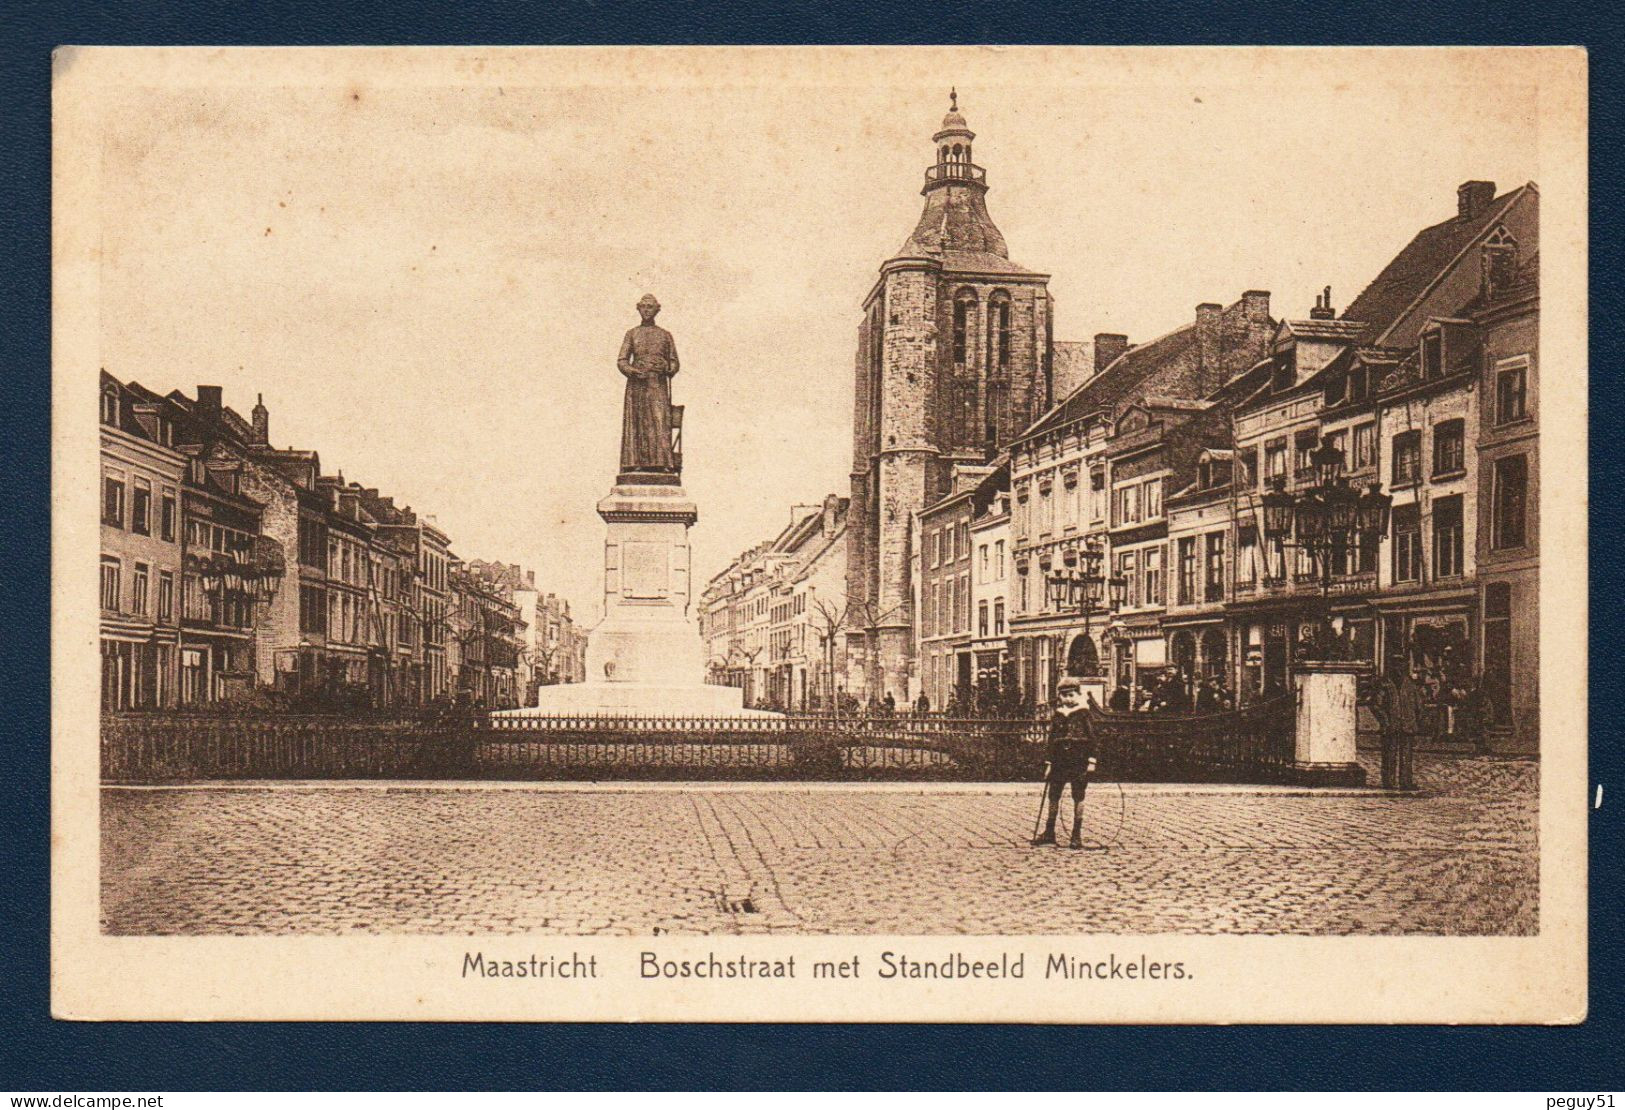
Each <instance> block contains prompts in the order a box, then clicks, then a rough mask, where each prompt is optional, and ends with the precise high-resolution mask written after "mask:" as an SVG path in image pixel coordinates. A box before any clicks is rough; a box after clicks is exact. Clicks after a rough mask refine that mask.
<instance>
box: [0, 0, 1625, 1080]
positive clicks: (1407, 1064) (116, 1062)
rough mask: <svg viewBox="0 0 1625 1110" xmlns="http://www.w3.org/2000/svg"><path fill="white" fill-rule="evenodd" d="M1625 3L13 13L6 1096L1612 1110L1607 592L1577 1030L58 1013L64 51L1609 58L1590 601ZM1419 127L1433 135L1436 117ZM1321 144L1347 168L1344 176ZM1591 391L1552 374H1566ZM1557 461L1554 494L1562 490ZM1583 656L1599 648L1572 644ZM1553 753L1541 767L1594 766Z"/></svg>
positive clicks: (4, 629) (1609, 440) (1614, 769)
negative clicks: (1455, 1098) (54, 885)
mask: <svg viewBox="0 0 1625 1110" xmlns="http://www.w3.org/2000/svg"><path fill="white" fill-rule="evenodd" d="M1610 10H1612V6H1611V5H1605V4H1597V5H1594V6H1593V7H1592V9H1591V10H1589V11H1585V10H1582V6H1581V5H1579V4H1568V3H1553V2H1543V3H1539V4H1503V5H1489V4H1481V3H1465V2H1459V0H1428V2H1426V3H1397V2H1395V3H1386V4H1374V3H1351V2H1342V3H1318V4H1310V5H1296V6H1293V7H1288V6H1286V5H1279V6H1270V5H1266V4H1262V3H1245V4H1243V3H1234V2H1215V3H1205V4H1191V5H1188V6H1185V5H1179V6H1172V5H1155V4H1140V5H1135V4H1127V3H1122V2H1118V3H1115V4H1109V5H1106V4H1102V5H1089V6H1082V5H1079V6H1075V7H1068V6H1066V5H1063V4H1035V3H1026V4H1022V3H1008V2H993V0H978V2H976V3H965V2H962V0H950V2H943V0H913V2H907V3H896V2H888V0H870V2H866V3H862V4H854V3H841V4H829V3H823V4H814V3H810V2H809V3H803V4H798V5H796V6H795V8H794V10H793V11H792V12H781V11H775V10H773V9H772V8H771V7H770V6H767V5H762V6H756V5H739V6H734V5H726V4H719V3H705V2H704V0H697V2H695V3H693V4H681V5H679V4H672V5H670V6H667V7H656V6H654V5H632V4H623V3H604V2H593V3H576V4H567V5H563V4H541V3H523V2H513V0H509V2H477V0H465V2H462V3H458V4H455V5H445V6H436V5H433V4H429V3H418V4H410V3H403V4H394V5H366V4H351V5H340V4H337V3H334V2H333V0H300V2H293V0H283V2H272V3H258V4H241V3H239V4H227V3H220V2H215V0H190V2H185V3H179V2H173V0H172V2H167V3H166V2H163V0H148V2H145V3H120V2H114V3H92V2H81V3H78V4H74V5H61V6H56V5H48V4H40V3H18V2H16V0H13V3H11V4H9V5H7V7H6V12H7V15H6V19H5V26H6V31H5V33H4V34H0V50H3V51H4V64H3V65H0V104H3V105H4V110H3V115H0V118H3V120H4V127H5V135H6V139H7V142H6V146H5V151H4V152H5V155H6V157H5V158H4V159H0V246H3V249H0V283H3V289H4V292H5V298H4V302H3V315H0V382H3V383H4V387H5V388H4V393H3V400H0V421H3V422H4V426H3V434H0V468H3V469H0V497H3V499H4V500H3V502H0V504H3V506H4V510H3V516H0V545H3V550H4V555H5V558H4V562H3V563H0V566H3V567H4V573H3V574H0V789H3V790H4V797H3V808H0V830H3V832H0V835H3V836H4V837H5V848H6V852H5V856H4V857H3V858H4V860H5V866H4V869H3V870H0V875H3V876H4V882H5V889H4V891H3V893H0V913H3V914H4V921H3V922H0V947H3V954H4V961H5V962H4V967H3V968H0V984H3V985H0V1007H3V1012H0V1023H3V1024H0V1089H12V1090H56V1091H73V1090H79V1091H84V1090H90V1089H102V1090H107V1089H123V1090H139V1089H146V1090H153V1089H181V1090H184V1089H205V1090H206V1089H234V1088H249V1089H279V1088H280V1089H301V1088H302V1089H311V1088H317V1089H325V1088H333V1089H362V1090H365V1089H391V1088H396V1089H400V1088H472V1089H500V1088H526V1087H538V1088H549V1087H558V1088H640V1087H650V1088H673V1087H676V1088H688V1087H695V1088H705V1087H721V1088H756V1089H784V1088H788V1089H801V1088H817V1087H844V1088H899V1087H902V1088H967V1087H969V1088H975V1087H1016V1088H1025V1089H1031V1088H1057V1087H1059V1088H1079V1087H1082V1088H1131V1089H1132V1088H1139V1089H1151V1090H1158V1089H1163V1090H1166V1089H1179V1088H1184V1087H1195V1088H1210V1089H1236V1088H1242V1089H1249V1088H1286V1089H1320V1088H1364V1087H1372V1088H1381V1087H1389V1088H1401V1089H1435V1088H1478V1089H1514V1090H1517V1089H1531V1090H1540V1091H1553V1092H1574V1091H1589V1090H1594V1089H1618V1088H1619V1087H1621V1086H1622V1084H1621V1081H1620V1069H1619V1066H1618V1060H1619V1057H1620V1055H1621V1052H1620V1045H1622V1044H1625V1031H1622V1027H1621V1021H1620V1013H1621V1006H1620V1002H1619V997H1618V993H1617V992H1618V989H1619V985H1620V962H1621V961H1620V947H1619V941H1620V939H1621V929H1620V925H1619V919H1620V917H1619V907H1620V905H1621V898H1620V881H1619V878H1620V876H1619V815H1620V814H1621V813H1622V812H1625V778H1622V777H1621V775H1620V769H1621V760H1620V750H1619V739H1618V736H1619V734H1618V731H1617V730H1616V729H1614V728H1612V727H1610V725H1611V712H1610V710H1609V705H1610V704H1611V703H1612V701H1613V699H1612V698H1611V697H1610V696H1609V695H1610V694H1611V693H1612V691H1613V689H1614V688H1615V685H1616V683H1617V681H1618V677H1619V675H1618V672H1619V662H1618V657H1617V655H1616V654H1615V645H1616V642H1617V634H1616V633H1615V630H1616V629H1617V628H1619V627H1620V626H1621V607H1620V602H1619V596H1618V593H1617V592H1615V593H1607V592H1598V593H1596V594H1594V595H1593V596H1594V602H1593V615H1592V624H1591V629H1592V632H1591V690H1592V697H1591V701H1592V713H1593V720H1594V721H1596V722H1597V726H1596V728H1595V732H1596V743H1595V744H1594V745H1593V746H1592V748H1591V758H1592V780H1593V781H1594V782H1603V783H1605V784H1607V785H1608V786H1609V788H1610V789H1611V790H1612V791H1613V796H1612V798H1611V799H1610V804H1608V805H1607V806H1605V808H1604V809H1603V810H1601V811H1600V812H1598V813H1595V814H1593V817H1592V822H1591V834H1592V841H1591V882H1592V904H1593V905H1594V906H1595V907H1598V910H1597V911H1596V912H1595V913H1594V915H1593V918H1592V940H1591V965H1590V966H1591V975H1592V991H1591V1018H1590V1020H1589V1021H1588V1022H1587V1023H1586V1024H1585V1025H1583V1026H1580V1027H1577V1028H1563V1029H1527V1028H1513V1029H1479V1028H1465V1029H1448V1028H1419V1027H1409V1028H1405V1027H1401V1028H1352V1027H1350V1028H1339V1027H1333V1028H1285V1029H1270V1028H1251V1029H1190V1028H1160V1029H1159V1028H1118V1029H1113V1028H1055V1027H972V1026H938V1027H927V1026H858V1027H845V1026H720V1025H717V1026H648V1025H645V1026H582V1025H577V1026H569V1025H557V1026H536V1025H531V1026H499V1025H391V1024H351V1025H311V1024H261V1025H251V1024H207V1025H184V1024H157V1023H154V1024H127V1025H113V1024H101V1025H93V1024H72V1023H65V1022H53V1021H51V1019H50V1017H49V984H48V969H49V962H48V961H49V953H48V941H49V920H48V912H47V907H48V905H49V898H48V894H49V888H48V880H49V874H48V849H49V826H48V821H49V803H48V798H49V792H50V784H49V778H48V750H49V693H48V684H49V663H48V660H49V607H50V603H49V599H50V592H49V573H50V572H49V538H48V537H49V516H50V508H49V504H50V502H49V482H50V474H49V459H50V444H49V435H50V371H49V366H50V324H49V320H50V304H49V288H50V280H49V279H50V269H49V266H50V250H49V247H50V238H49V234H50V233H49V226H50V219H49V172H50V171H49V150H50V134H49V120H50V99H49V76H50V57H49V55H50V50H51V48H52V47H54V46H57V45H59V44H62V43H81V44H159V43H198V44H221V43H245V44H306V43H323V44H343V43H377V44H391V43H491V44H497V43H537V44H549V43H597V42H667V43H692V42H718V43H790V42H814V43H846V42H876V43H888V42H891V43H931V42H975V41H993V42H1018V43H1022V42H1025V43H1055V42H1090V43H1139V42H1146V43H1157V42H1161V43H1222V42H1260V43H1282V44H1287V43H1317V44H1318V43H1328V44H1335V43H1405V42H1442V43H1514V42H1526V43H1577V42H1578V43H1585V44H1588V45H1590V46H1591V47H1592V53H1591V67H1592V68H1591V78H1592V87H1591V112H1592V115H1591V120H1592V132H1593V143H1594V146H1593V152H1592V164H1593V166H1595V167H1596V168H1597V171H1598V172H1597V174H1595V175H1594V176H1593V180H1592V220H1593V224H1592V228H1593V237H1592V256H1591V258H1592V268H1591V269H1592V275H1593V278H1592V281H1593V285H1592V305H1591V312H1592V315H1591V319H1592V320H1593V322H1594V326H1593V337H1592V342H1593V352H1592V359H1591V365H1592V367H1593V375H1592V381H1591V402H1592V412H1593V424H1594V438H1593V441H1592V442H1593V448H1592V460H1591V461H1592V489H1593V490H1594V491H1596V492H1597V494H1598V496H1597V497H1596V499H1595V500H1596V502H1597V504H1598V505H1599V508H1600V510H1601V511H1600V512H1598V513H1596V514H1595V515H1594V518H1593V525H1592V527H1593V532H1592V543H1591V552H1592V560H1593V562H1592V567H1593V571H1592V579H1593V581H1594V582H1599V581H1600V582H1602V583H1609V582H1610V581H1617V579H1618V570H1619V566H1620V563H1619V558H1618V551H1619V544H1620V539H1621V537H1620V529H1619V522H1618V516H1617V514H1616V513H1614V512H1613V511H1612V510H1613V506H1614V501H1615V499H1614V498H1613V497H1612V496H1611V494H1612V493H1613V491H1616V490H1618V489H1620V488H1622V478H1625V474H1622V466H1621V457H1620V452H1619V447H1618V441H1619V438H1620V437H1619V435H1618V427H1619V416H1620V413H1621V408H1620V368H1621V366H1622V359H1621V353H1620V342H1619V328H1618V321H1619V319H1620V308H1621V306H1620V290H1619V281H1618V277H1617V275H1618V274H1619V273H1620V272H1621V258H1620V237H1619V222H1620V215H1619V213H1620V209H1619V208H1617V207H1615V206H1616V205H1617V204H1618V203H1619V202H1620V189H1619V182H1618V175H1619V174H1620V172H1621V171H1620V170H1619V169H1618V166H1619V165H1620V164H1621V163H1622V162H1625V158H1622V157H1621V153H1622V152H1621V151H1620V149H1619V133H1618V127H1619V119H1620V97H1621V95H1622V93H1625V85H1622V82H1621V79H1620V77H1621V74H1620V59H1619V55H1618V53H1617V52H1616V51H1615V50H1614V49H1613V47H1614V46H1615V43H1614V42H1612V41H1611V38H1612V33H1613V32H1614V26H1613V20H1612V19H1610V17H1609V15H1608V14H1607V13H1608V12H1609V11H1610ZM1418 124H1419V126H1425V125H1426V124H1425V121H1418ZM1336 167H1337V142H1336V136H1335V135H1328V136H1327V143H1326V159H1325V162H1324V166H1323V168H1324V169H1325V171H1326V172H1327V173H1330V174H1335V173H1336ZM1565 372H1570V373H1572V372H1575V371H1574V370H1573V369H1571V368H1567V367H1562V366H1555V365H1548V366H1546V367H1545V368H1544V370H1543V373H1546V374H1548V375H1551V374H1562V373H1565ZM1563 473H1564V470H1563V466H1562V465H1561V462H1560V461H1559V460H1549V461H1548V466H1547V474H1548V476H1549V477H1548V480H1559V481H1560V480H1562V476H1563ZM1574 634H1575V635H1579V634H1580V632H1579V630H1578V629H1575V630H1574ZM1579 739H1580V738H1578V737H1570V736H1553V737H1547V738H1546V740H1545V743H1546V744H1548V745H1553V744H1569V743H1578V742H1579Z"/></svg>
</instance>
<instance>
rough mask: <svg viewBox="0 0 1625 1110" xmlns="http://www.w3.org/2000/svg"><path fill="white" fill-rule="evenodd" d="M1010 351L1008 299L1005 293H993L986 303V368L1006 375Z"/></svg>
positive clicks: (1008, 369)
mask: <svg viewBox="0 0 1625 1110" xmlns="http://www.w3.org/2000/svg"><path fill="white" fill-rule="evenodd" d="M1010 349H1011V346H1010V297H1009V296H1008V295H1007V294H1005V293H995V294H993V299H992V300H991V301H990V302H988V352H987V363H988V366H989V367H990V368H992V369H993V370H995V371H997V372H999V373H1001V374H1008V373H1009V372H1010Z"/></svg>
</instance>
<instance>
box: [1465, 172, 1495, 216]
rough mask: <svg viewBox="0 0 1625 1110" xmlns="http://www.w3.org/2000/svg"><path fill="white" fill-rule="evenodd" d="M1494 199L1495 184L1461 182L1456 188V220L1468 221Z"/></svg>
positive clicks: (1488, 182) (1489, 182) (1487, 182)
mask: <svg viewBox="0 0 1625 1110" xmlns="http://www.w3.org/2000/svg"><path fill="white" fill-rule="evenodd" d="M1494 199H1495V182H1493V181H1463V182H1462V183H1461V184H1460V185H1459V186H1457V187H1456V219H1458V220H1470V219H1472V218H1473V217H1474V216H1476V215H1478V214H1479V213H1480V212H1482V211H1484V209H1486V208H1488V207H1489V206H1490V201H1492V200H1494Z"/></svg>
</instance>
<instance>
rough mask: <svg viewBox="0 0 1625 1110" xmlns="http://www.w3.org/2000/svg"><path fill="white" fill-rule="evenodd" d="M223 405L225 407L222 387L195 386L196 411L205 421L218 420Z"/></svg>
mask: <svg viewBox="0 0 1625 1110" xmlns="http://www.w3.org/2000/svg"><path fill="white" fill-rule="evenodd" d="M223 407H225V390H224V389H222V388H221V387H220V386H218V385H200V386H198V387H197V411H198V415H199V416H200V417H202V418H203V419H204V420H206V421H218V420H219V419H220V410H221V409H222V408H223Z"/></svg>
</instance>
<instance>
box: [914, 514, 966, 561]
mask: <svg viewBox="0 0 1625 1110" xmlns="http://www.w3.org/2000/svg"><path fill="white" fill-rule="evenodd" d="M925 550H926V553H927V554H928V555H929V556H930V557H931V565H932V566H933V567H940V566H946V565H947V564H949V563H953V562H958V561H959V560H960V559H969V558H970V524H969V522H967V521H960V522H958V523H957V524H949V525H947V526H946V527H943V528H939V529H937V530H936V531H933V532H927V533H926V535H925Z"/></svg>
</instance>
